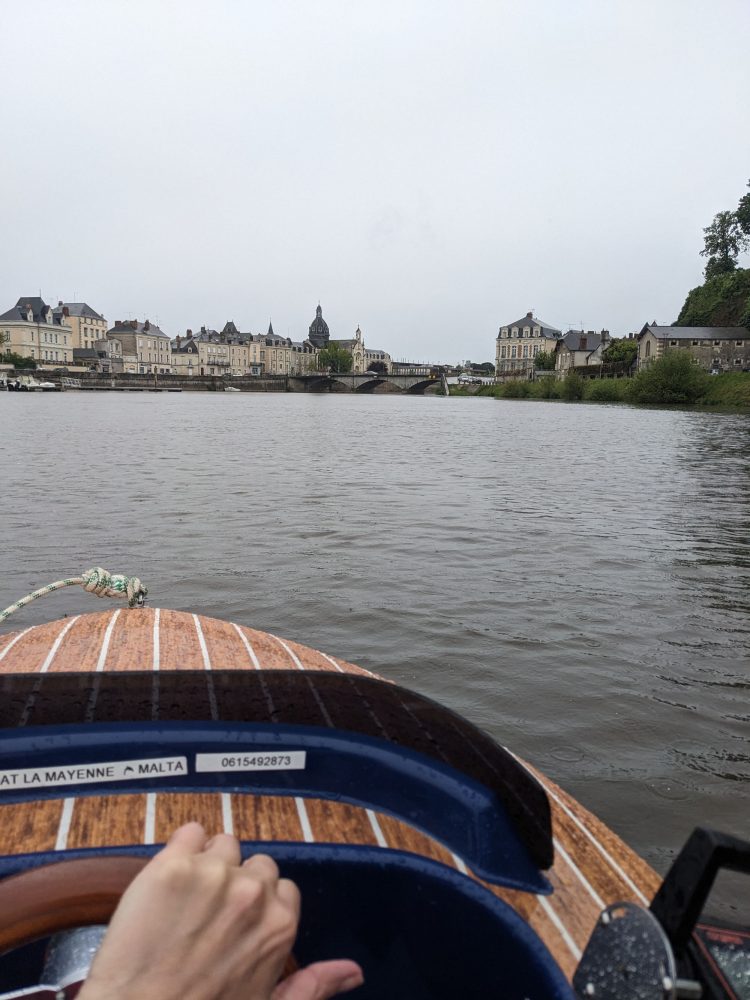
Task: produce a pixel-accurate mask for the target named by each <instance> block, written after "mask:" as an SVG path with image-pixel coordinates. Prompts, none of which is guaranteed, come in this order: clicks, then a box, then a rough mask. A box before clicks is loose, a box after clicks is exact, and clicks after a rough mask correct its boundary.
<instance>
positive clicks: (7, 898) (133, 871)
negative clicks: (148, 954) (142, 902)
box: [0, 855, 149, 954]
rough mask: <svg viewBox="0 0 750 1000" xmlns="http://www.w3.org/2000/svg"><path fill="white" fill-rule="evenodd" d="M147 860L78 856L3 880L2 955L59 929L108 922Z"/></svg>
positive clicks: (0, 890) (0, 907) (0, 913)
mask: <svg viewBox="0 0 750 1000" xmlns="http://www.w3.org/2000/svg"><path fill="white" fill-rule="evenodd" d="M148 860H149V859H148V858H135V857H132V856H128V855H117V856H112V855H110V856H108V857H95V858H78V859H76V860H73V861H58V862H56V863H55V864H51V865H42V866H41V867H40V868H30V869H28V870H27V871H25V872H21V874H19V875H10V876H9V877H8V878H5V879H2V880H0V954H4V953H5V952H7V951H11V950H12V949H13V948H20V947H21V946H22V945H25V944H29V943H30V942H32V941H36V940H37V939H39V938H43V937H49V936H50V935H51V934H56V933H58V932H59V931H65V930H70V929H71V928H73V927H86V926H88V925H90V924H106V923H108V922H109V920H110V918H111V917H112V914H113V913H114V912H115V908H116V907H117V904H118V903H119V902H120V897H121V896H122V894H123V893H124V892H125V890H126V889H127V887H128V886H129V885H130V883H131V882H132V881H133V879H134V878H135V877H136V875H137V874H138V873H139V872H140V871H141V870H142V869H143V868H144V867H145V866H146V864H147V863H148Z"/></svg>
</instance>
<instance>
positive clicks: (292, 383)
mask: <svg viewBox="0 0 750 1000" xmlns="http://www.w3.org/2000/svg"><path fill="white" fill-rule="evenodd" d="M288 378H289V388H290V389H291V390H292V392H363V393H367V392H377V393H380V392H405V393H409V394H410V395H412V396H423V395H424V394H425V393H426V392H429V393H439V392H443V391H444V387H443V383H442V380H441V379H440V378H430V376H429V375H360V374H355V373H353V372H348V373H347V374H345V375H344V374H339V373H333V372H332V373H330V374H325V373H322V372H321V373H317V372H316V373H315V374H313V375H290V376H289V377H288Z"/></svg>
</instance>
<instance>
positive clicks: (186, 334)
mask: <svg viewBox="0 0 750 1000" xmlns="http://www.w3.org/2000/svg"><path fill="white" fill-rule="evenodd" d="M192 336H193V331H192V330H190V329H188V330H186V332H185V337H186V338H187V339H188V340H191V339H192Z"/></svg>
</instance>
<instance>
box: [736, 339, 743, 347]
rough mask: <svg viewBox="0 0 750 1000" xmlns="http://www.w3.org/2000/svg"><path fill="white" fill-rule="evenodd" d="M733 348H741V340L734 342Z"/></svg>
mask: <svg viewBox="0 0 750 1000" xmlns="http://www.w3.org/2000/svg"><path fill="white" fill-rule="evenodd" d="M734 346H735V347H742V341H741V340H735V342H734Z"/></svg>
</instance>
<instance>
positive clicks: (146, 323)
mask: <svg viewBox="0 0 750 1000" xmlns="http://www.w3.org/2000/svg"><path fill="white" fill-rule="evenodd" d="M150 329H151V324H150V323H149V321H148V320H146V322H145V323H144V324H143V332H144V333H148V331H149V330H150ZM149 356H150V355H149Z"/></svg>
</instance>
